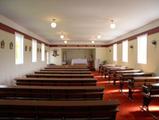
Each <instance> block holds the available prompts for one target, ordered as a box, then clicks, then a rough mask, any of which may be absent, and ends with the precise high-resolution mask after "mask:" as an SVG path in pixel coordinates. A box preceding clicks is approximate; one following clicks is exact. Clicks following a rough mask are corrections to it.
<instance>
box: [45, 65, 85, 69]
mask: <svg viewBox="0 0 159 120" xmlns="http://www.w3.org/2000/svg"><path fill="white" fill-rule="evenodd" d="M45 69H88V67H60V66H58V67H45Z"/></svg>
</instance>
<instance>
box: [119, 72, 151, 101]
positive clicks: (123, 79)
mask: <svg viewBox="0 0 159 120" xmlns="http://www.w3.org/2000/svg"><path fill="white" fill-rule="evenodd" d="M145 76H146V77H148V76H153V73H144V72H139V73H123V74H121V78H120V91H121V92H122V89H123V86H124V82H128V81H129V80H133V78H134V77H145ZM131 92H132V91H129V92H128V97H129V98H130V99H133V98H132V93H131Z"/></svg>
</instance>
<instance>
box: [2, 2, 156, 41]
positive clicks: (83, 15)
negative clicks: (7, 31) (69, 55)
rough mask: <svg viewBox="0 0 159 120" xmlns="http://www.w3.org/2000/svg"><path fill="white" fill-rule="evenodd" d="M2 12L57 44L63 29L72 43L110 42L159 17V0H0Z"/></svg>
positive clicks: (66, 38)
mask: <svg viewBox="0 0 159 120" xmlns="http://www.w3.org/2000/svg"><path fill="white" fill-rule="evenodd" d="M0 14H1V15H4V16H6V17H8V18H9V19H11V20H13V21H15V22H16V23H17V24H19V25H21V26H23V27H25V28H27V29H28V30H30V31H32V32H34V33H35V34H38V35H40V36H41V37H44V38H45V39H47V40H49V41H50V42H51V43H53V44H58V43H63V40H61V39H60V34H61V33H62V32H63V33H64V35H65V40H69V41H68V43H73V44H74V43H75V44H77V43H79V44H82V43H90V42H91V40H94V41H95V43H106V42H107V41H109V40H113V39H115V38H117V37H119V36H120V35H123V34H125V33H128V32H130V31H132V30H134V29H136V28H139V27H141V26H143V25H145V24H147V23H149V22H151V21H153V20H155V19H157V18H159V0H0ZM53 18H55V19H56V23H57V27H56V28H55V29H52V28H51V27H50V23H51V20H52V19H53ZM110 19H113V20H114V21H115V23H116V29H110V27H109V24H110ZM99 34H100V35H101V36H102V37H101V39H97V35H99Z"/></svg>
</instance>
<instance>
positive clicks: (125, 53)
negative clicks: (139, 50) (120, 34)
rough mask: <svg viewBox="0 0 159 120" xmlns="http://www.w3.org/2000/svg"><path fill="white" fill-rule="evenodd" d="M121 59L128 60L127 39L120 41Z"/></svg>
mask: <svg viewBox="0 0 159 120" xmlns="http://www.w3.org/2000/svg"><path fill="white" fill-rule="evenodd" d="M122 60H123V62H128V40H126V41H123V42H122Z"/></svg>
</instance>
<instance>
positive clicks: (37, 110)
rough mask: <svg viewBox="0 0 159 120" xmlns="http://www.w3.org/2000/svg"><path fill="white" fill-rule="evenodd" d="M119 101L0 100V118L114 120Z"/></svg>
mask: <svg viewBox="0 0 159 120" xmlns="http://www.w3.org/2000/svg"><path fill="white" fill-rule="evenodd" d="M118 105H119V101H117V100H112V101H108V102H104V101H101V100H95V101H37V100H2V99H0V118H2V117H3V118H4V117H5V118H9V119H14V118H16V117H20V118H28V119H29V118H34V119H42V118H49V119H50V118H52V119H53V118H59V119H67V118H87V119H91V118H92V119H93V118H104V119H105V120H115V118H116V113H117V112H118Z"/></svg>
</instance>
